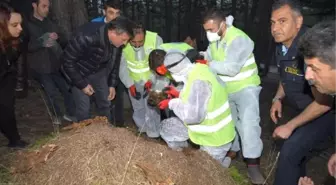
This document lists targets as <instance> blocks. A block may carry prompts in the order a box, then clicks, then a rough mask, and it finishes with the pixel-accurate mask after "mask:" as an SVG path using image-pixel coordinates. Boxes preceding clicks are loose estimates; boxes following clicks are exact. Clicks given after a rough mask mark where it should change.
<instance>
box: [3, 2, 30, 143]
mask: <svg viewBox="0 0 336 185" xmlns="http://www.w3.org/2000/svg"><path fill="white" fill-rule="evenodd" d="M21 22H22V17H21V15H20V14H19V13H17V12H15V11H14V10H13V9H12V8H11V7H9V6H8V5H7V4H4V3H1V4H0V33H1V34H0V113H1V114H0V131H1V132H2V133H3V134H4V135H5V136H6V137H7V139H8V140H9V144H8V147H18V148H23V147H25V146H27V143H26V142H25V141H22V140H21V138H20V135H19V133H18V129H17V126H16V119H15V86H16V73H17V67H19V66H20V65H22V63H17V61H18V57H19V51H18V47H19V44H20V41H19V39H18V38H19V36H20V33H21V31H22V27H21Z"/></svg>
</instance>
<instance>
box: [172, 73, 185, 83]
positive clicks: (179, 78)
mask: <svg viewBox="0 0 336 185" xmlns="http://www.w3.org/2000/svg"><path fill="white" fill-rule="evenodd" d="M172 77H173V78H174V80H175V81H176V82H184V81H185V77H184V76H181V75H176V74H172Z"/></svg>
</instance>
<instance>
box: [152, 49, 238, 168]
mask: <svg viewBox="0 0 336 185" xmlns="http://www.w3.org/2000/svg"><path fill="white" fill-rule="evenodd" d="M164 66H165V67H166V69H167V71H169V72H170V73H171V75H172V77H173V78H174V80H175V81H178V82H183V83H184V87H183V89H182V90H181V92H178V91H177V90H176V89H174V88H173V87H170V88H169V90H167V91H166V93H167V94H168V95H169V96H170V97H172V99H166V100H163V101H161V102H160V103H159V105H158V106H159V108H160V109H165V108H169V109H171V110H172V111H173V112H174V113H175V115H176V116H177V118H176V117H173V118H169V119H167V120H164V121H163V123H162V127H161V132H160V135H161V137H162V138H163V139H164V140H165V141H166V142H167V144H168V146H169V147H170V148H172V149H174V150H180V149H181V148H182V147H186V146H188V144H187V140H188V139H189V138H190V140H191V141H192V142H193V143H195V144H198V145H200V149H201V150H203V151H205V152H207V153H208V154H209V155H210V156H212V157H213V158H214V159H216V160H218V161H219V162H220V163H221V164H222V165H223V166H224V167H228V166H229V164H228V162H227V161H226V160H225V156H226V153H227V151H228V150H229V149H230V148H231V142H232V141H233V139H234V137H235V129H234V123H233V120H232V117H231V110H230V107H229V102H228V94H227V92H226V88H225V85H224V84H222V83H221V82H220V80H219V79H218V78H217V76H216V75H215V74H214V73H212V72H211V70H210V68H209V67H208V66H207V65H204V64H200V63H196V64H192V63H191V62H190V60H189V59H188V58H187V57H186V56H185V55H184V54H182V53H181V52H177V51H169V52H168V53H167V55H166V56H165V60H164Z"/></svg>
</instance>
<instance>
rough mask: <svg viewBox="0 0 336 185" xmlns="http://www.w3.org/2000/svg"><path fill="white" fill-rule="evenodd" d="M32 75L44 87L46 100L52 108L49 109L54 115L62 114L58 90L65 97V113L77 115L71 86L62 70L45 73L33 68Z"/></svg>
mask: <svg viewBox="0 0 336 185" xmlns="http://www.w3.org/2000/svg"><path fill="white" fill-rule="evenodd" d="M31 75H32V77H33V78H34V79H35V80H36V81H38V82H39V83H40V84H41V85H42V87H43V88H44V91H45V93H46V96H47V98H46V100H47V103H48V105H49V108H50V109H49V110H50V111H51V112H52V114H53V115H54V116H62V113H61V109H60V107H61V105H60V104H59V102H57V96H58V92H61V94H62V96H63V98H64V105H65V110H66V113H65V114H68V115H69V116H75V111H76V108H75V102H74V100H73V97H72V94H71V92H70V91H69V89H70V87H69V85H68V83H67V82H66V81H65V79H64V77H63V76H62V74H61V73H60V72H54V73H50V74H43V73H38V72H36V71H34V70H31Z"/></svg>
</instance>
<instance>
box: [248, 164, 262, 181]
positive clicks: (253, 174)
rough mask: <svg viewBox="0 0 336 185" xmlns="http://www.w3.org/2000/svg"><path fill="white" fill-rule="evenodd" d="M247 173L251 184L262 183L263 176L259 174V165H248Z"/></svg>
mask: <svg viewBox="0 0 336 185" xmlns="http://www.w3.org/2000/svg"><path fill="white" fill-rule="evenodd" d="M247 175H248V177H249V178H250V180H251V182H252V184H264V183H265V178H264V177H263V175H262V174H261V171H260V166H259V165H248V166H247Z"/></svg>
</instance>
